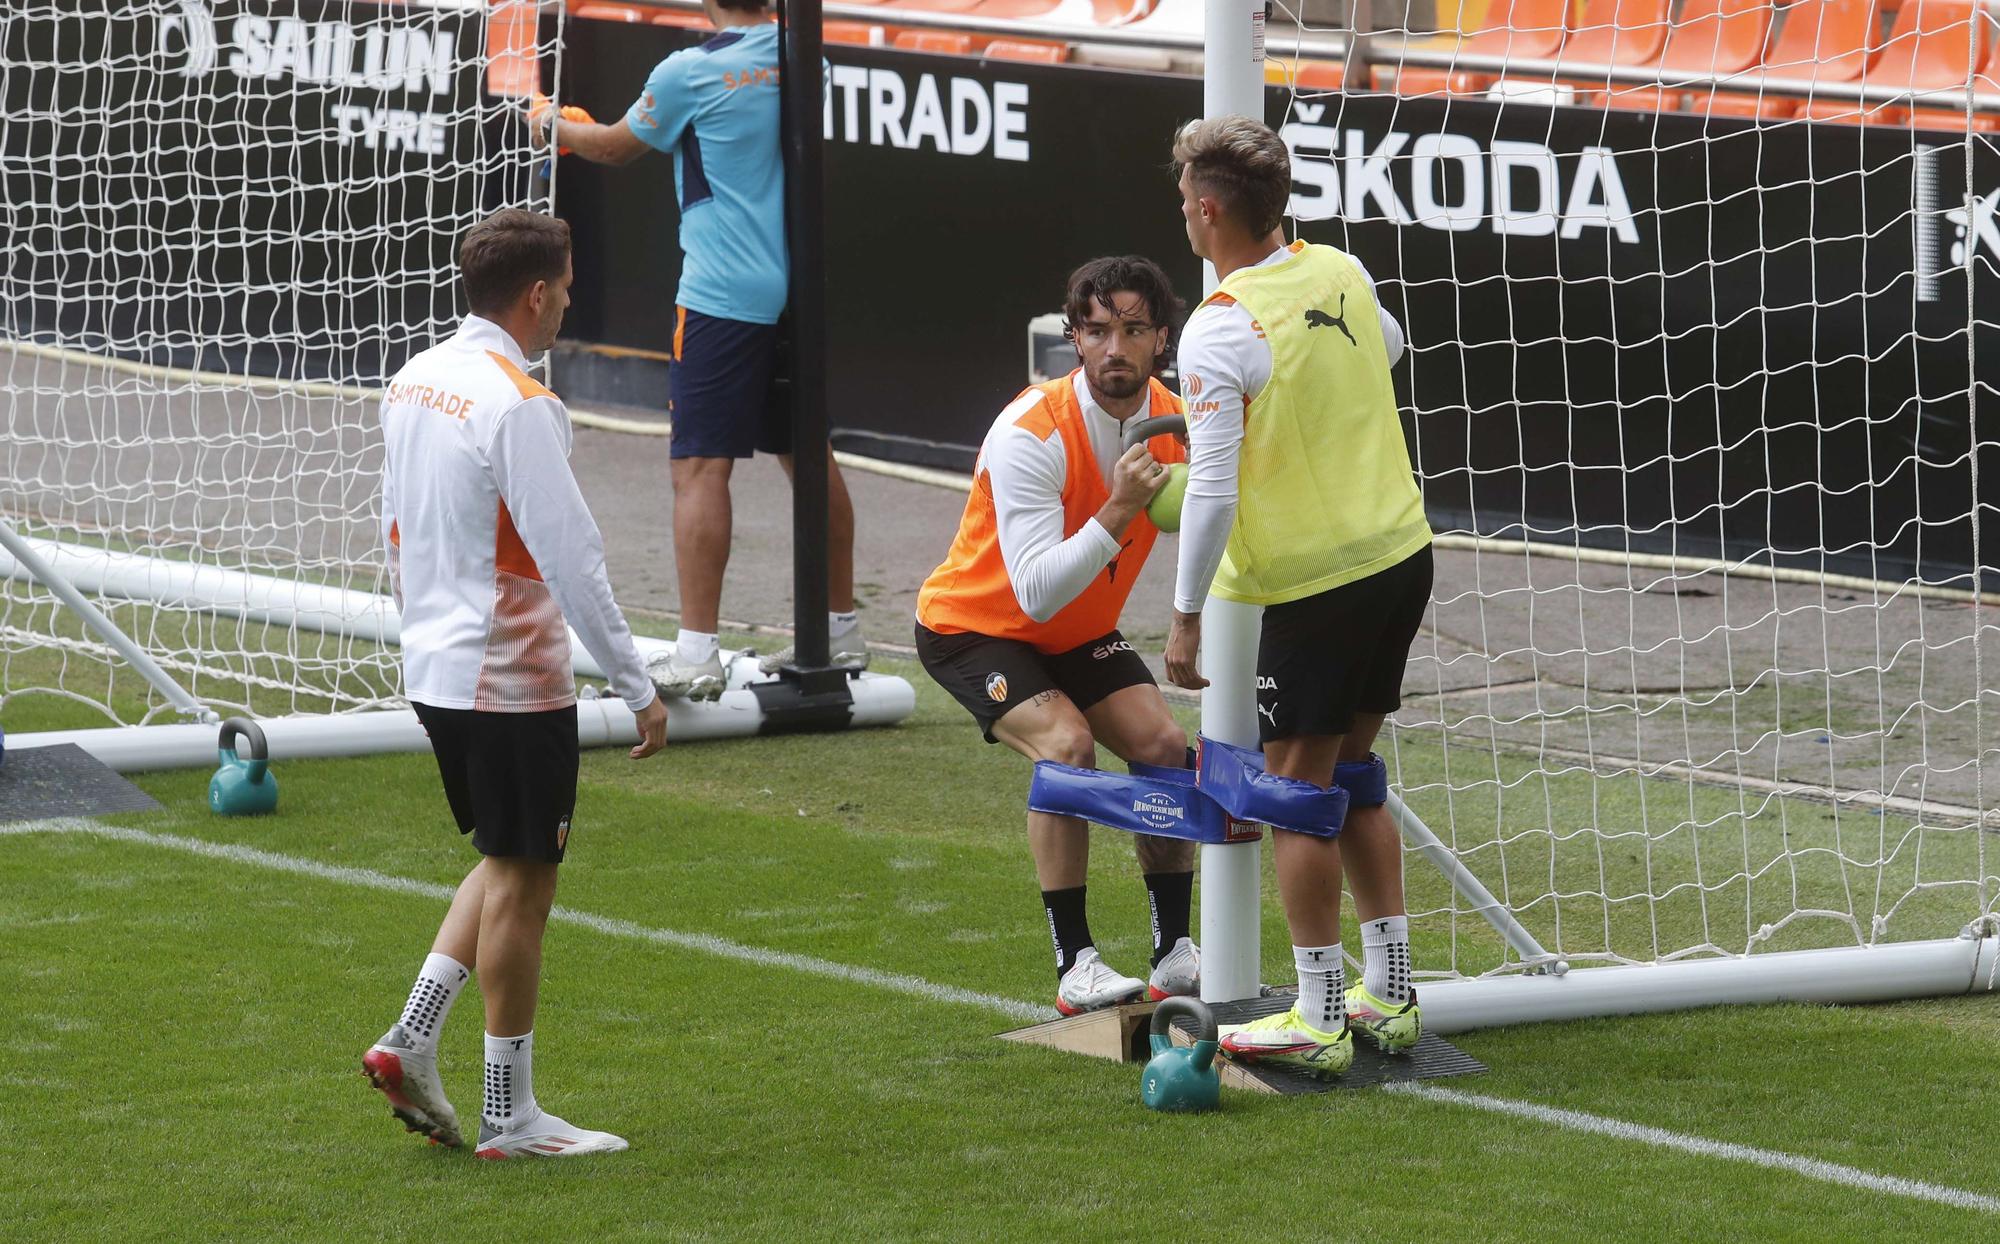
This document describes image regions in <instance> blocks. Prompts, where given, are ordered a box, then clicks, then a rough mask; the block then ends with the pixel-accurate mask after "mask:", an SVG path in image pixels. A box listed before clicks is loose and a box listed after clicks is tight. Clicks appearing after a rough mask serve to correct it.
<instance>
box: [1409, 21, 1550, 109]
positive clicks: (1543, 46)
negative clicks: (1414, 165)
mask: <svg viewBox="0 0 2000 1244" xmlns="http://www.w3.org/2000/svg"><path fill="white" fill-rule="evenodd" d="M1568 17H1569V5H1568V3H1567V0H1493V3H1492V4H1491V5H1489V6H1488V7H1487V10H1486V20H1485V21H1484V22H1483V23H1481V25H1480V27H1479V29H1478V30H1477V31H1476V32H1474V33H1472V34H1470V35H1468V36H1466V38H1465V41H1464V42H1463V43H1461V44H1460V45H1459V50H1460V51H1461V52H1463V53H1465V54H1467V55H1476V56H1504V57H1507V58H1509V59H1513V60H1532V59H1547V58H1549V57H1553V56H1554V55H1555V54H1556V53H1557V52H1558V51H1559V50H1561V48H1562V44H1563V36H1564V33H1565V29H1566V26H1567V22H1568ZM1498 76H1499V75H1497V74H1494V73H1492V72H1489V71H1487V70H1479V69H1473V70H1464V69H1449V68H1446V69H1439V68H1431V67H1428V66H1423V65H1409V66H1405V67H1404V68H1402V69H1400V70H1398V71H1397V72H1396V73H1395V74H1394V76H1393V80H1389V79H1386V78H1385V79H1384V80H1379V81H1378V82H1377V85H1378V86H1380V87H1381V88H1382V89H1384V90H1388V89H1391V88H1392V87H1393V89H1394V90H1395V92H1396V93H1397V94H1398V95H1412V96H1415V95H1476V94H1478V93H1480V92H1482V91H1484V90H1486V88H1488V87H1490V86H1492V85H1493V82H1494V79H1495V78H1497V77H1498Z"/></svg>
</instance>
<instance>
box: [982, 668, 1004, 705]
mask: <svg viewBox="0 0 2000 1244" xmlns="http://www.w3.org/2000/svg"><path fill="white" fill-rule="evenodd" d="M986 698H987V699H989V700H992V701H993V702H994V703H995V704H1005V703H1006V702H1007V676H1006V675H1005V674H1002V673H1000V672H999V671H997V670H996V671H994V672H993V673H991V674H988V675H987V676H986Z"/></svg>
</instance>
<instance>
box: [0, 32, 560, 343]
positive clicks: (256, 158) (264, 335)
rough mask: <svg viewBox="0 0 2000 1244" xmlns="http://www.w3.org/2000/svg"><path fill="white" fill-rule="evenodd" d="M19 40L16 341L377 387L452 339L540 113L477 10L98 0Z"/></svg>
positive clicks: (13, 224)
mask: <svg viewBox="0 0 2000 1244" xmlns="http://www.w3.org/2000/svg"><path fill="white" fill-rule="evenodd" d="M0 40H4V41H5V46H4V60H5V62H6V63H8V64H9V65H11V66H14V67H15V68H14V69H13V70H12V71H10V72H8V73H7V74H5V75H4V80H0V108H4V110H5V112H4V115H5V117H6V123H5V124H4V125H0V135H4V137H0V191H4V195H5V203H6V230H7V239H8V245H7V256H6V261H5V273H6V302H7V308H6V311H5V317H6V320H5V322H6V327H7V331H8V332H9V333H10V334H11V335H13V336H16V337H20V338H25V339H30V340H41V341H52V342H61V343H62V344H65V345H70V346H75V347H79V348H86V349H109V350H112V351H114V352H116V353H119V354H121V355H124V356H127V357H138V358H142V359H144V360H145V361H148V362H154V363H161V364H172V365H178V366H186V365H198V366H201V367H205V368H213V369H218V370H247V371H249V372H251V373H252V374H259V375H277V376H284V377H288V378H308V379H332V380H359V381H367V380H378V379H379V378H380V377H381V376H382V375H384V374H385V373H386V372H389V371H393V370H394V368H395V367H396V366H398V365H399V364H400V362H401V360H402V359H403V358H404V357H406V356H407V354H408V353H410V352H411V351H413V350H416V349H421V348H423V347H424V346H426V345H428V344H429V343H430V341H431V340H433V339H435V338H436V337H437V336H439V335H441V334H442V333H444V332H448V331H449V329H450V326H451V324H452V323H453V321H454V320H455V319H456V317H457V315H458V294H457V291H456V290H455V289H454V288H453V285H454V282H453V247H454V244H455V240H456V238H457V236H458V235H459V234H461V233H463V231H464V229H465V227H466V226H467V225H469V224H470V223H471V222H472V221H473V220H475V219H477V217H478V214H479V212H480V211H481V209H482V208H483V207H486V206H492V205H497V201H496V199H495V198H494V197H493V196H496V195H497V194H499V193H500V192H501V191H503V190H504V189H505V188H506V187H505V184H504V182H505V179H504V177H503V176H502V174H503V173H504V171H505V169H506V167H507V165H508V163H509V162H508V161H507V160H505V159H503V158H501V152H500V150H499V147H498V144H501V143H505V142H507V141H510V140H509V138H508V134H507V129H508V128H512V129H518V128H519V127H518V125H513V126H511V127H504V126H501V125H499V124H497V120H498V119H497V117H496V116H494V115H493V114H494V112H495V111H496V110H495V109H492V108H488V109H486V113H487V115H486V118H485V119H484V120H482V112H481V108H480V104H481V100H482V90H483V84H482V80H481V78H482V73H483V69H482V63H481V60H482V56H483V54H484V25H483V22H482V20H481V15H480V14H479V13H478V12H477V11H467V10H463V9H458V10H451V9H432V8H425V7H417V6H404V5H381V4H372V3H341V2H339V0H326V2H315V0H300V2H298V3H282V2H281V3H242V2H240V0H213V2H210V0H156V2H154V3H149V4H146V5H143V6H137V5H130V4H124V3H112V2H111V0H96V2H91V0H81V2H78V3H73V4H68V5H64V6H61V8H60V11H58V9H57V8H56V7H54V6H41V7H37V8H35V9H32V10H31V11H30V12H28V13H26V14H23V15H10V17H9V18H8V20H7V21H6V22H5V23H4V25H0ZM22 66H27V68H21V67H22ZM511 141H515V142H518V141H520V140H519V139H518V138H515V139H513V140H511ZM513 163H514V164H516V165H519V166H521V167H525V161H524V160H521V159H519V158H518V157H516V158H515V159H514V161H513ZM521 180H523V181H525V178H522V179H521ZM516 189H519V187H516ZM517 197H518V196H517Z"/></svg>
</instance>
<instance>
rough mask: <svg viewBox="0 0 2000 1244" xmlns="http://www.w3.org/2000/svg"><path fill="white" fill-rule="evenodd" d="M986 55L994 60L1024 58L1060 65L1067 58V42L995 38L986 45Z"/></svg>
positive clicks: (1043, 63) (1038, 62)
mask: <svg viewBox="0 0 2000 1244" xmlns="http://www.w3.org/2000/svg"><path fill="white" fill-rule="evenodd" d="M986 55H987V56H989V57H991V58H993V59H994V60H1025V61H1033V62H1035V63H1037V64H1042V65H1060V64H1062V63H1063V62H1064V61H1066V60H1068V59H1069V44H1067V43H1038V42H1035V41H1033V40H1029V39H995V40H994V41H993V42H991V43H989V44H987V45H986Z"/></svg>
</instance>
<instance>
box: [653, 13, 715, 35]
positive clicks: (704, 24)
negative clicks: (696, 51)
mask: <svg viewBox="0 0 2000 1244" xmlns="http://www.w3.org/2000/svg"><path fill="white" fill-rule="evenodd" d="M653 25H655V26H679V27H680V28H682V29H683V30H707V29H708V18H706V17H704V16H702V15H701V14H700V13H694V12H690V11H688V10H686V9H661V10H660V11H659V12H657V13H655V14H653Z"/></svg>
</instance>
